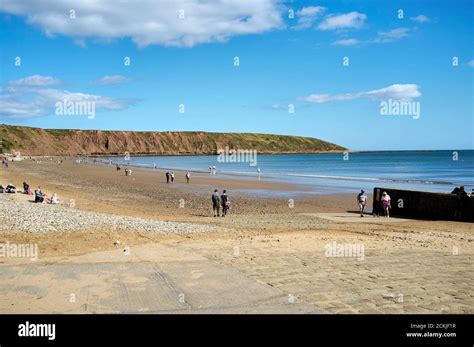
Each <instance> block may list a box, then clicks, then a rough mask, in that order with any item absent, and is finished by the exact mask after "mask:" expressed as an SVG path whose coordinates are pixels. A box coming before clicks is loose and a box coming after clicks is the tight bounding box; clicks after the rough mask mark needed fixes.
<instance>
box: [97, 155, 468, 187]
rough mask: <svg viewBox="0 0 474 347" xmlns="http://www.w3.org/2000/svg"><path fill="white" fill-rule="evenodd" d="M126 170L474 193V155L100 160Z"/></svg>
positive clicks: (270, 156) (285, 156)
mask: <svg viewBox="0 0 474 347" xmlns="http://www.w3.org/2000/svg"><path fill="white" fill-rule="evenodd" d="M100 160H101V161H105V162H108V161H111V162H113V163H119V164H122V165H127V166H130V167H133V166H135V167H146V168H150V169H154V166H155V165H156V167H157V169H159V170H170V171H172V170H177V171H178V170H183V171H190V172H203V173H207V172H208V171H209V167H211V168H213V167H214V166H215V171H216V175H220V176H228V177H229V178H232V177H235V178H239V179H249V180H258V179H260V180H268V181H276V182H283V183H296V184H298V185H301V186H304V188H301V189H302V190H303V191H305V192H306V193H310V194H334V193H347V192H357V191H360V189H364V190H366V191H367V192H368V193H370V192H371V191H372V190H373V188H374V187H381V188H397V189H410V190H421V191H430V192H445V193H446V192H451V191H452V190H453V188H454V187H456V186H461V185H463V186H465V188H466V191H468V192H471V191H473V190H474V150H458V151H448V150H446V151H390V152H388V151H387V152H350V153H321V154H256V155H255V156H248V155H247V156H245V155H240V156H239V155H236V156H234V157H232V155H230V156H223V155H221V156H219V155H199V156H188V155H179V156H130V157H117V156H115V157H109V158H103V157H102V158H101V159H100Z"/></svg>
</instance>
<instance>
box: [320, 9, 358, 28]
mask: <svg viewBox="0 0 474 347" xmlns="http://www.w3.org/2000/svg"><path fill="white" fill-rule="evenodd" d="M366 19H367V16H366V15H365V14H363V13H359V12H355V11H354V12H349V13H344V14H330V15H327V16H326V17H325V18H324V21H323V22H322V23H321V24H319V26H318V29H320V30H338V29H358V28H361V27H362V26H363V25H364V23H365V20H366Z"/></svg>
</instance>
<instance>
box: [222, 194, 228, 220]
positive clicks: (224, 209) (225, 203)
mask: <svg viewBox="0 0 474 347" xmlns="http://www.w3.org/2000/svg"><path fill="white" fill-rule="evenodd" d="M221 206H222V217H225V216H226V214H227V211H228V210H229V208H230V200H229V197H228V196H227V191H226V190H225V189H224V191H223V192H222V195H221Z"/></svg>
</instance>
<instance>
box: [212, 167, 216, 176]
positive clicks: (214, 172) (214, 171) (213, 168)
mask: <svg viewBox="0 0 474 347" xmlns="http://www.w3.org/2000/svg"><path fill="white" fill-rule="evenodd" d="M212 174H213V175H215V174H216V167H215V166H213V167H212Z"/></svg>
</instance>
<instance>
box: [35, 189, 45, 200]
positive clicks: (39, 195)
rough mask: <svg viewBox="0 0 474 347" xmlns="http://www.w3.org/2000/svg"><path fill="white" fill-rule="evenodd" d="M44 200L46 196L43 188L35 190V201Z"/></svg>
mask: <svg viewBox="0 0 474 347" xmlns="http://www.w3.org/2000/svg"><path fill="white" fill-rule="evenodd" d="M43 201H44V197H43V194H42V193H41V190H38V189H36V190H35V202H36V203H38V202H43Z"/></svg>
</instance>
